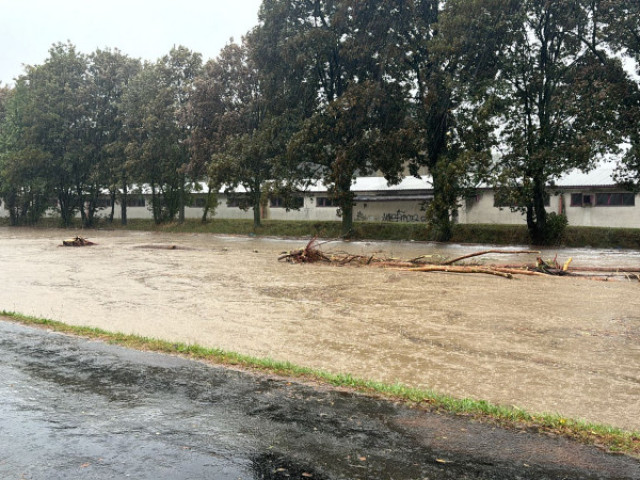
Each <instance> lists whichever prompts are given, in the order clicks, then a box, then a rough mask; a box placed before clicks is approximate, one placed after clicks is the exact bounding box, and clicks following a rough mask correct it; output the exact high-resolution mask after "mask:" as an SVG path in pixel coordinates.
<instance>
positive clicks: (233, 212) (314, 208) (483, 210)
mask: <svg viewBox="0 0 640 480" xmlns="http://www.w3.org/2000/svg"><path fill="white" fill-rule="evenodd" d="M603 191H604V192H606V191H608V192H616V190H615V189H613V188H610V189H607V188H606V187H603V188H600V189H597V188H591V189H578V188H574V189H566V190H565V191H564V192H563V193H561V194H559V193H556V194H553V195H551V197H550V201H549V206H548V207H547V212H549V213H551V212H556V213H561V212H565V214H566V215H567V218H568V220H569V225H575V226H594V227H596V226H597V227H628V228H640V195H635V197H634V198H635V205H633V206H605V205H598V204H597V202H594V204H593V205H592V206H577V205H576V206H572V205H571V195H572V193H574V194H575V193H581V194H585V195H594V197H593V198H595V195H596V194H597V193H598V192H603ZM360 194H361V196H362V197H373V196H374V195H366V194H362V193H360ZM326 196H327V194H326V193H325V192H318V193H308V194H306V195H305V197H304V202H303V206H302V208H301V209H300V210H289V211H287V210H286V209H285V208H279V207H270V206H266V207H265V208H264V209H263V212H262V218H265V219H272V220H307V221H338V220H340V217H339V216H338V214H337V208H336V207H333V206H319V202H318V198H326ZM145 201H146V205H145V206H136V207H128V208H127V216H128V218H130V219H150V218H153V215H152V213H151V210H150V207H149V206H148V205H150V199H149V198H146V199H145ZM320 203H322V202H320ZM109 213H110V208H105V209H103V210H101V211H100V212H99V213H98V215H99V216H101V217H107V216H108V215H109ZM54 215H57V213H56V212H55V211H54V210H50V211H48V212H47V216H54ZM0 216H2V217H7V216H8V212H7V210H6V209H5V208H4V203H2V202H0ZM185 216H186V218H190V219H199V218H201V216H202V208H200V207H187V208H186V209H185ZM353 216H354V220H355V221H371V222H393V223H424V222H425V221H426V217H425V212H424V201H422V200H417V199H414V200H401V199H398V198H397V197H395V198H394V199H391V200H387V201H381V199H380V198H379V197H378V198H375V199H374V200H372V199H371V198H370V199H369V200H368V201H358V202H356V204H355V205H354V209H353ZM115 218H116V219H119V218H120V206H119V205H116V209H115ZM213 218H229V219H247V220H250V219H253V211H252V210H251V209H249V210H246V211H244V210H242V209H240V208H238V207H230V206H228V205H227V198H226V196H225V195H223V194H221V195H220V196H219V198H218V206H217V207H216V209H215V215H214V217H213ZM458 221H459V222H460V223H468V224H483V223H488V224H512V225H524V224H525V223H526V220H525V217H524V215H523V214H521V213H519V212H512V211H511V210H510V209H509V208H498V207H496V206H495V205H494V195H493V192H492V191H490V190H486V191H481V192H480V193H479V194H478V195H477V196H476V197H475V198H471V199H467V200H466V201H464V202H463V205H462V208H461V209H460V212H459V217H458Z"/></svg>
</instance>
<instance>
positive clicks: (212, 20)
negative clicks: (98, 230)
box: [0, 0, 262, 85]
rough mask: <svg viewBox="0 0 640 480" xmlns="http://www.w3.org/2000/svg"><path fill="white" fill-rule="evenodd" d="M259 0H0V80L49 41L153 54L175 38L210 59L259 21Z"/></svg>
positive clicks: (87, 49)
mask: <svg viewBox="0 0 640 480" xmlns="http://www.w3.org/2000/svg"><path fill="white" fill-rule="evenodd" d="M261 3H262V2H261V0H109V1H100V2H98V1H96V0H0V82H2V83H1V85H7V84H11V83H13V81H12V79H13V78H15V77H17V76H19V75H20V74H22V73H24V69H23V65H39V64H42V63H43V62H44V61H45V60H46V58H47V57H48V56H49V48H50V47H51V45H52V44H54V43H57V42H66V41H67V40H69V41H71V43H73V44H74V45H75V46H76V47H77V49H78V50H79V51H80V52H82V53H86V54H89V53H91V52H93V51H95V50H96V49H97V48H101V49H104V48H107V47H109V48H112V49H114V48H118V49H120V50H121V51H122V52H123V53H125V54H127V55H129V56H130V57H133V58H142V59H144V60H151V61H155V60H156V59H158V58H160V57H161V56H163V55H165V54H167V53H169V50H171V48H172V47H173V46H174V45H176V46H177V45H184V46H185V47H187V48H189V49H191V50H193V51H196V52H199V53H201V54H202V56H203V59H204V61H206V60H208V59H210V58H215V57H216V56H217V55H218V53H219V52H220V49H221V48H222V47H224V45H225V44H226V43H228V41H229V38H231V37H233V38H234V39H235V40H236V41H239V40H240V38H241V37H242V36H243V35H244V34H245V33H247V31H249V30H250V29H251V28H252V27H254V26H255V25H256V24H257V23H258V17H257V15H258V9H259V7H260V4H261Z"/></svg>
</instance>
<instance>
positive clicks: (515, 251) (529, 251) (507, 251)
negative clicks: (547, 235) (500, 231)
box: [442, 250, 540, 265]
mask: <svg viewBox="0 0 640 480" xmlns="http://www.w3.org/2000/svg"><path fill="white" fill-rule="evenodd" d="M489 253H501V254H520V253H529V254H537V255H540V252H539V251H536V250H484V251H482V252H475V253H470V254H468V255H463V256H461V257H457V258H454V259H452V260H447V261H446V262H442V265H451V264H454V263H456V262H459V261H460V260H466V259H467V258H473V257H479V256H480V255H487V254H489Z"/></svg>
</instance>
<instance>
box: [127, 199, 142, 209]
mask: <svg viewBox="0 0 640 480" xmlns="http://www.w3.org/2000/svg"><path fill="white" fill-rule="evenodd" d="M144 206H145V201H144V197H127V207H144Z"/></svg>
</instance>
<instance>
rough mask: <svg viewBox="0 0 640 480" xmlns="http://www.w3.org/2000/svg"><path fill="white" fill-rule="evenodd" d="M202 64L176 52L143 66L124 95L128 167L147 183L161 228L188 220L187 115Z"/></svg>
mask: <svg viewBox="0 0 640 480" xmlns="http://www.w3.org/2000/svg"><path fill="white" fill-rule="evenodd" d="M201 64H202V59H201V56H200V54H198V53H194V52H191V51H190V50H188V49H187V48H185V47H177V48H173V49H172V50H171V51H170V52H169V54H168V55H166V56H164V57H162V58H161V59H159V60H158V61H157V62H156V63H154V64H149V63H147V64H145V66H144V68H143V69H142V70H141V71H140V73H139V74H138V75H136V77H135V78H133V79H132V80H131V82H130V83H129V86H128V88H127V90H126V92H125V94H124V96H123V101H122V106H123V112H122V115H123V118H124V121H125V124H126V132H125V134H126V135H127V136H128V137H127V138H128V139H129V142H128V144H127V147H126V152H127V156H128V158H129V162H128V167H130V168H131V170H132V172H133V175H134V177H135V178H136V179H137V180H138V181H139V182H140V183H145V184H148V186H149V188H150V191H151V197H152V212H153V218H154V220H155V221H156V222H157V223H161V222H165V221H170V220H173V219H175V217H176V215H178V216H179V220H181V221H182V220H184V207H185V205H186V203H187V201H188V198H189V196H190V192H191V189H192V186H193V185H192V179H190V178H188V177H187V174H186V169H187V165H188V164H189V147H188V145H187V139H188V137H189V125H186V124H185V123H184V122H183V121H182V119H183V118H184V113H183V110H184V109H185V108H186V106H187V103H188V101H189V97H190V95H191V93H192V90H193V88H192V87H193V82H194V81H195V78H196V76H197V75H198V73H199V71H200V68H201Z"/></svg>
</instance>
